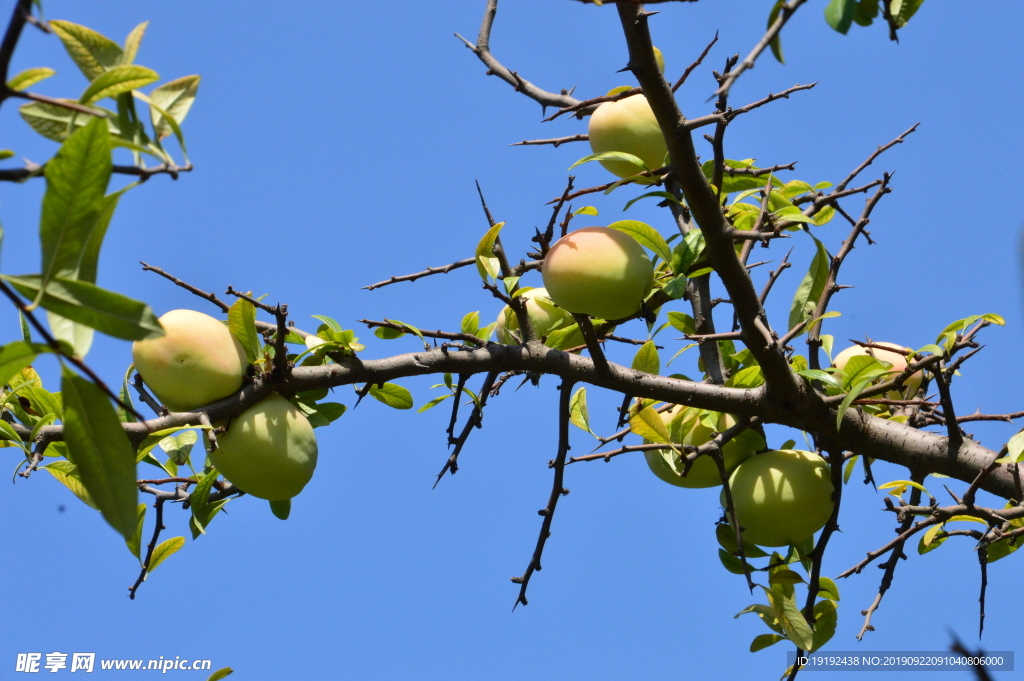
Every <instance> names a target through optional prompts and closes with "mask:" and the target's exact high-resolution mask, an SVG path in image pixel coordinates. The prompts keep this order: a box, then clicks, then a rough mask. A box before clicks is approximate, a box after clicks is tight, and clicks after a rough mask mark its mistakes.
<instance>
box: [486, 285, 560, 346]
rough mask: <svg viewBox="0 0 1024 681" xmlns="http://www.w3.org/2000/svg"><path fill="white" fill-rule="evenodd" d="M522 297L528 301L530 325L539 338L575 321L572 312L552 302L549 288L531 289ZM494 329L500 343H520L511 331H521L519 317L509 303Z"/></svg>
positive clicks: (502, 311)
mask: <svg viewBox="0 0 1024 681" xmlns="http://www.w3.org/2000/svg"><path fill="white" fill-rule="evenodd" d="M521 297H522V298H523V299H524V300H525V301H526V314H527V315H528V316H529V317H530V325H531V326H532V327H533V332H534V333H535V334H536V335H537V338H544V337H545V336H547V335H548V334H550V333H551V332H552V331H554V330H556V329H561V328H564V327H566V326H570V325H571V324H573V323H574V322H573V318H572V315H571V314H569V313H568V312H566V311H565V310H563V309H562V308H560V307H557V306H556V305H555V304H554V303H553V302H551V300H550V298H549V296H548V291H547V289H545V288H543V287H541V288H534V289H530V290H529V291H527V292H526V293H524V294H523V295H522V296H521ZM494 330H495V332H496V333H497V337H498V342H499V343H502V344H503V345H516V344H517V343H519V341H518V340H516V338H515V337H514V336H513V335H512V334H511V333H509V332H510V331H519V318H518V317H516V313H515V312H513V311H512V308H510V307H509V306H508V305H506V306H505V307H504V308H502V310H501V312H499V313H498V321H497V324H496V325H495V327H494Z"/></svg>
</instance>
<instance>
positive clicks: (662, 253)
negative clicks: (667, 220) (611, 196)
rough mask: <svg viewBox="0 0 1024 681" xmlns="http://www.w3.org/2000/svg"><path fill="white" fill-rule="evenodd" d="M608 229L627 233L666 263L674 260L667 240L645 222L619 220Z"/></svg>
mask: <svg viewBox="0 0 1024 681" xmlns="http://www.w3.org/2000/svg"><path fill="white" fill-rule="evenodd" d="M608 229H617V230H618V231H620V232H625V233H626V234H628V235H630V236H631V237H633V238H634V239H636V240H637V241H638V242H640V245H641V246H646V247H647V248H649V249H651V250H652V251H654V252H655V253H656V254H657V255H658V257H660V258H661V259H662V260H664V261H665V262H669V261H670V260H671V259H672V251H671V250H670V249H669V247H668V244H667V243H666V242H665V238H664V237H663V236H661V234H659V233H658V231H657V230H656V229H654V228H653V227H651V226H650V225H648V224H647V223H645V222H640V221H639V220H619V221H618V222H613V223H612V224H610V225H608Z"/></svg>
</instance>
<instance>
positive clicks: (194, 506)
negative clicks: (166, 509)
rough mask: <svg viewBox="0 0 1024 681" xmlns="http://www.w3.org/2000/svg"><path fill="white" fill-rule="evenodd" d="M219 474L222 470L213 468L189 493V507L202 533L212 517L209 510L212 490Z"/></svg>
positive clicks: (196, 526)
mask: <svg viewBox="0 0 1024 681" xmlns="http://www.w3.org/2000/svg"><path fill="white" fill-rule="evenodd" d="M218 475H220V471H218V470H217V469H216V468H211V469H210V472H209V473H207V474H206V475H204V476H203V477H202V479H201V480H200V481H199V482H198V483H196V486H195V487H193V488H192V493H191V494H189V495H188V503H189V508H190V509H191V510H192V524H193V526H194V527H195V528H196V529H198V530H199V531H200V532H201V533H202V534H206V526H207V525H208V524H209V522H210V520H211V519H212V515H211V514H210V512H209V511H210V506H211V504H210V490H211V489H212V488H213V483H215V482H216V481H217V476H218Z"/></svg>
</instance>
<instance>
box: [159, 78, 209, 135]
mask: <svg viewBox="0 0 1024 681" xmlns="http://www.w3.org/2000/svg"><path fill="white" fill-rule="evenodd" d="M200 80H201V79H200V77H199V76H184V77H182V78H177V79H175V80H172V81H168V82H166V83H164V84H163V85H161V86H160V87H158V88H155V89H154V90H153V91H152V92H150V93H149V99H150V101H151V102H153V104H155V105H156V107H158V109H159V110H162V111H163V112H164V113H166V114H167V115H168V116H170V117H171V118H173V119H174V122H175V123H176V124H177V125H181V123H183V122H184V120H185V117H186V116H187V115H188V112H189V110H190V109H191V108H192V104H193V103H194V102H195V99H196V94H197V93H198V91H199V81H200ZM149 115H150V118H151V119H152V122H153V130H154V131H155V132H156V135H157V139H163V138H165V137H169V136H170V135H171V134H172V133H173V132H174V129H173V127H172V126H171V124H170V123H169V122H168V121H167V120H166V119H165V117H164V115H163V114H161V113H159V112H158V110H157V109H154V108H150V110H149Z"/></svg>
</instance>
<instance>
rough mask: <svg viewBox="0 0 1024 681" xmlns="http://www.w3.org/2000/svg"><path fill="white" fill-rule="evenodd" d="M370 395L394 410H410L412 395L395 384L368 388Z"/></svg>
mask: <svg viewBox="0 0 1024 681" xmlns="http://www.w3.org/2000/svg"><path fill="white" fill-rule="evenodd" d="M370 394H371V395H373V396H374V397H375V398H377V399H378V400H380V401H381V402H383V403H384V404H386V405H388V406H389V407H393V408H395V409H412V405H413V400H412V393H410V392H409V391H408V390H406V389H405V388H403V387H402V386H400V385H398V384H396V383H385V384H384V385H383V387H377V386H376V385H374V386H371V387H370Z"/></svg>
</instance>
